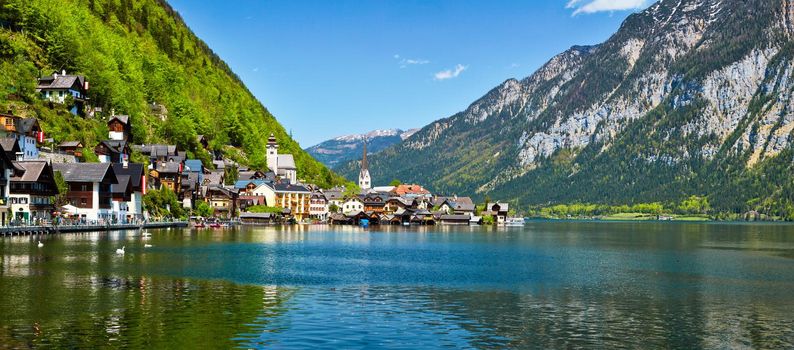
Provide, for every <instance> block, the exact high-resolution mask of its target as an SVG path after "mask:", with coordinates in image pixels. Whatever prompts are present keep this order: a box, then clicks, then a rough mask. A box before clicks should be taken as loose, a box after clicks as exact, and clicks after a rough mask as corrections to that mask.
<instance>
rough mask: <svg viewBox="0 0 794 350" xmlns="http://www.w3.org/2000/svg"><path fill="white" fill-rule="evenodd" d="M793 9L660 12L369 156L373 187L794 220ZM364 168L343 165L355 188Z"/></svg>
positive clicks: (730, 0)
mask: <svg viewBox="0 0 794 350" xmlns="http://www.w3.org/2000/svg"><path fill="white" fill-rule="evenodd" d="M792 34H794V1H792V0H746V1H738V0H664V1H659V2H657V3H655V4H653V5H652V6H650V7H649V8H648V9H646V10H644V11H642V12H639V13H636V14H633V15H631V16H629V17H628V18H627V19H626V20H625V22H624V23H623V24H622V25H621V27H620V28H619V30H618V31H617V32H616V33H615V34H614V35H613V36H611V37H610V38H609V39H608V40H607V41H606V42H604V43H602V44H600V45H596V46H576V47H572V48H571V49H570V50H568V51H566V52H563V53H561V54H559V55H558V56H556V57H554V58H552V59H551V60H550V61H549V62H548V63H546V64H545V65H544V66H542V67H541V68H540V69H539V70H538V71H537V72H535V73H534V74H532V75H531V76H529V77H527V78H525V79H522V80H514V79H510V80H507V81H505V82H504V83H502V84H501V85H499V86H498V87H496V88H494V89H493V90H491V91H490V92H488V93H487V94H485V96H483V97H482V98H480V99H479V100H477V101H475V102H474V103H472V104H471V105H470V106H469V107H468V108H467V109H466V110H465V111H463V112H460V113H457V114H455V115H453V116H451V117H449V118H446V119H442V120H438V121H436V122H434V123H432V124H430V125H428V126H426V127H424V128H422V129H421V130H420V131H418V132H417V133H416V134H414V135H413V136H411V137H410V138H408V139H406V140H405V141H404V142H402V143H401V144H399V145H396V146H394V147H391V148H389V149H387V150H384V151H382V152H380V153H379V154H377V155H375V156H372V157H371V158H370V159H369V161H370V163H369V170H370V172H371V174H372V176H373V181H375V182H376V183H383V182H384V181H389V180H390V179H393V178H395V177H396V178H399V179H400V180H402V181H404V182H405V181H409V182H413V181H417V182H421V183H423V184H425V185H426V186H428V187H430V188H431V189H433V190H435V191H437V192H441V193H467V194H476V195H477V196H478V197H480V198H482V197H484V196H486V195H490V196H491V197H492V198H499V199H509V200H511V201H512V202H514V203H515V204H518V205H520V206H521V207H523V208H526V207H528V206H536V205H549V204H555V203H605V204H631V203H640V202H655V201H660V202H665V203H675V202H677V201H680V200H682V199H683V198H686V197H687V196H690V195H699V196H706V197H707V199H708V200H709V201H710V203H711V206H712V207H713V208H714V209H715V210H720V211H731V212H743V211H747V210H759V211H762V212H765V213H769V214H772V215H780V216H785V217H789V218H794V183H792V181H791V176H790V175H791V174H792V170H794V166H793V165H792V158H793V157H794V149H793V148H792V130H794V99H793V98H792V93H794V91H793V89H792V87H793V85H792V82H794V44H793V43H792ZM357 167H358V166H357V164H356V163H355V162H351V163H348V164H345V165H343V166H340V167H339V168H338V169H343V171H342V172H343V174H344V175H346V176H348V178H354V176H355V174H357Z"/></svg>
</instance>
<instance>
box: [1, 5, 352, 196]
mask: <svg viewBox="0 0 794 350" xmlns="http://www.w3.org/2000/svg"><path fill="white" fill-rule="evenodd" d="M0 6H1V7H2V11H1V12H0V77H2V79H0V89H2V90H3V92H2V93H0V110H2V111H4V112H5V111H6V110H8V109H11V110H14V113H16V114H19V115H23V116H35V117H37V118H39V120H40V123H41V124H42V127H43V129H44V130H45V131H46V132H47V134H48V136H50V137H52V138H54V139H55V140H56V142H60V141H64V140H79V141H81V142H82V143H83V144H84V145H86V146H91V147H92V146H93V145H96V144H97V142H98V141H100V140H102V139H104V138H106V137H107V128H106V126H105V124H104V121H102V120H101V119H100V118H95V119H91V118H82V117H76V116H72V115H71V114H69V113H68V112H67V111H66V108H64V107H63V106H60V105H50V104H48V103H44V102H43V101H42V100H41V99H40V98H39V96H38V94H37V93H36V92H35V88H36V78H37V77H40V76H44V75H49V74H51V73H52V72H54V71H57V72H61V71H62V70H66V71H67V73H69V74H80V75H84V76H85V77H86V79H87V80H88V81H89V83H90V90H89V91H88V97H89V98H90V100H89V102H88V103H89V104H91V105H92V106H95V107H101V108H102V110H103V111H104V113H103V114H102V117H103V118H106V117H107V115H108V114H109V113H108V112H109V111H111V110H115V111H116V112H117V113H119V114H127V115H129V116H130V119H131V123H132V126H133V135H134V139H133V141H134V142H135V143H154V142H170V143H175V144H177V145H178V146H179V147H180V148H182V149H186V150H188V151H189V155H190V156H195V157H205V158H208V155H205V153H206V152H199V151H198V144H197V142H196V135H198V134H201V135H205V136H207V137H208V138H209V139H210V140H211V141H210V145H211V147H212V148H213V149H216V150H222V151H224V152H225V153H226V155H227V156H228V157H231V158H233V159H235V160H237V161H239V162H241V163H243V164H247V165H251V166H254V167H258V168H262V167H264V166H265V165H266V160H265V157H264V151H263V150H264V149H265V143H266V140H267V136H268V135H269V134H270V133H274V134H275V135H276V137H277V138H278V141H279V144H280V147H281V150H282V152H284V153H292V154H293V155H294V158H295V161H296V163H297V166H298V172H299V174H298V175H299V177H300V178H302V179H306V180H308V181H311V182H314V183H317V184H320V185H323V186H330V185H334V184H339V183H342V182H343V181H344V180H343V179H342V178H341V177H338V176H337V175H335V174H334V173H333V172H331V171H330V170H329V169H327V168H326V167H325V166H323V165H322V164H321V163H319V162H317V161H316V160H314V159H312V158H311V156H309V155H308V154H307V153H306V152H304V151H303V150H302V149H301V148H300V147H299V145H298V143H297V142H295V141H293V140H292V139H291V138H290V137H289V135H288V134H287V132H285V130H284V128H283V127H282V126H281V125H280V124H279V123H278V121H277V120H276V118H275V117H273V115H271V114H270V112H268V110H267V109H266V108H265V107H264V106H262V104H261V103H260V102H259V101H258V100H257V99H256V98H255V97H254V96H253V95H252V94H251V92H250V91H249V90H248V89H247V88H246V87H245V85H244V84H243V83H242V81H241V80H240V79H239V77H238V76H237V75H235V74H234V72H232V70H231V69H230V68H229V66H228V65H227V64H226V63H225V62H223V60H221V59H220V58H219V57H218V56H217V55H216V54H215V53H213V51H212V50H211V49H210V48H209V47H208V46H207V44H205V43H204V42H203V41H201V40H200V39H199V38H197V37H196V35H194V34H193V32H191V30H190V28H188V27H187V26H186V25H185V23H184V22H183V21H182V19H181V18H180V16H179V14H178V13H176V12H175V11H174V10H173V9H172V8H171V7H170V6H169V5H168V4H167V3H166V2H165V1H164V0H0ZM152 103H157V104H161V105H163V106H164V107H165V108H166V109H167V111H168V118H167V119H166V121H165V122H163V121H161V119H160V118H159V116H158V115H156V113H153V112H152V108H151V104H152ZM84 154H87V157H88V158H89V159H90V158H92V153H91V149H90V147H89V149H86V150H85V152H84ZM205 160H208V159H205Z"/></svg>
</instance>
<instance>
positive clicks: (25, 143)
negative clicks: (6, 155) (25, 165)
mask: <svg viewBox="0 0 794 350" xmlns="http://www.w3.org/2000/svg"><path fill="white" fill-rule="evenodd" d="M0 126H2V130H0V136H2V137H8V138H13V139H15V140H17V142H19V149H20V150H19V151H20V152H22V158H23V159H38V158H39V148H38V143H39V142H43V141H44V132H43V131H42V130H41V127H40V126H39V121H38V120H37V119H36V118H22V117H19V116H15V115H13V114H11V112H9V113H6V114H3V113H0ZM16 158H18V157H14V158H12V159H16Z"/></svg>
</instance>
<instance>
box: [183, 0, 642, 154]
mask: <svg viewBox="0 0 794 350" xmlns="http://www.w3.org/2000/svg"><path fill="white" fill-rule="evenodd" d="M648 2H649V1H648V0H543V1H540V0H490V1H488V0H481V1H472V0H436V1H431V0H427V1H414V0H393V1H387V0H360V1H346V0H313V1H299V0H289V1H270V0H259V1H256V0H228V1H214V0H213V1H210V0H203V1H197V0H170V1H169V3H171V5H172V6H173V7H174V8H175V9H176V10H177V11H179V13H180V14H181V15H182V17H183V18H184V20H185V21H186V22H187V24H188V25H189V26H190V27H191V28H192V29H193V31H194V32H195V33H196V34H197V35H198V36H199V37H200V38H201V39H203V40H204V41H205V42H207V44H208V45H209V46H210V47H211V48H212V49H213V50H214V51H215V52H216V53H218V54H219V55H220V56H221V58H223V59H224V60H225V61H226V62H227V63H228V64H229V65H230V66H231V68H232V69H233V70H234V71H235V72H236V73H237V74H238V75H239V76H240V77H241V78H242V80H243V81H244V82H245V84H246V85H247V86H248V88H249V89H250V90H251V91H252V92H253V93H254V95H256V97H257V98H259V100H260V101H262V103H263V104H264V105H265V106H266V107H267V108H268V109H269V110H270V111H271V112H272V113H273V114H274V115H275V116H276V118H277V119H278V120H279V121H280V122H281V123H282V124H283V125H284V127H286V128H287V129H288V130H291V131H292V133H293V135H294V137H295V139H296V140H298V141H299V142H300V143H301V145H302V146H303V147H308V146H311V145H313V144H316V143H318V142H321V141H324V140H326V139H329V138H332V137H335V136H339V135H345V134H351V133H361V132H366V131H370V130H374V129H383V128H403V129H407V128H412V127H422V126H424V125H427V124H428V123H430V122H432V121H434V120H436V119H440V118H445V117H448V116H450V115H452V114H454V113H456V112H459V111H461V110H463V109H465V108H466V107H467V106H468V105H469V104H470V103H472V102H473V101H474V100H476V99H477V98H479V97H481V96H482V95H483V94H485V93H486V92H488V90H490V89H491V88H493V87H495V86H497V85H498V84H500V83H501V82H503V81H504V80H506V79H508V78H523V77H526V76H528V75H530V74H532V72H533V71H534V70H536V69H537V68H538V67H539V66H541V65H542V64H543V63H545V62H546V61H547V60H549V59H550V58H551V57H552V56H554V55H556V54H558V53H560V52H562V51H564V50H566V49H567V48H569V47H571V46H572V45H581V44H596V43H600V42H602V41H604V40H606V39H607V38H608V37H609V36H610V35H611V34H612V33H613V32H615V30H617V28H618V27H619V26H620V23H621V22H622V21H623V20H624V19H625V18H626V16H628V15H629V14H631V13H632V12H633V11H637V10H638V9H640V8H642V7H644V6H647V4H648Z"/></svg>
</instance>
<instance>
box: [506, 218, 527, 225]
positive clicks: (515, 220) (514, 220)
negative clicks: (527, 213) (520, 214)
mask: <svg viewBox="0 0 794 350" xmlns="http://www.w3.org/2000/svg"><path fill="white" fill-rule="evenodd" d="M525 223H526V222H525V221H524V218H507V219H506V220H505V226H524V224H525Z"/></svg>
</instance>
